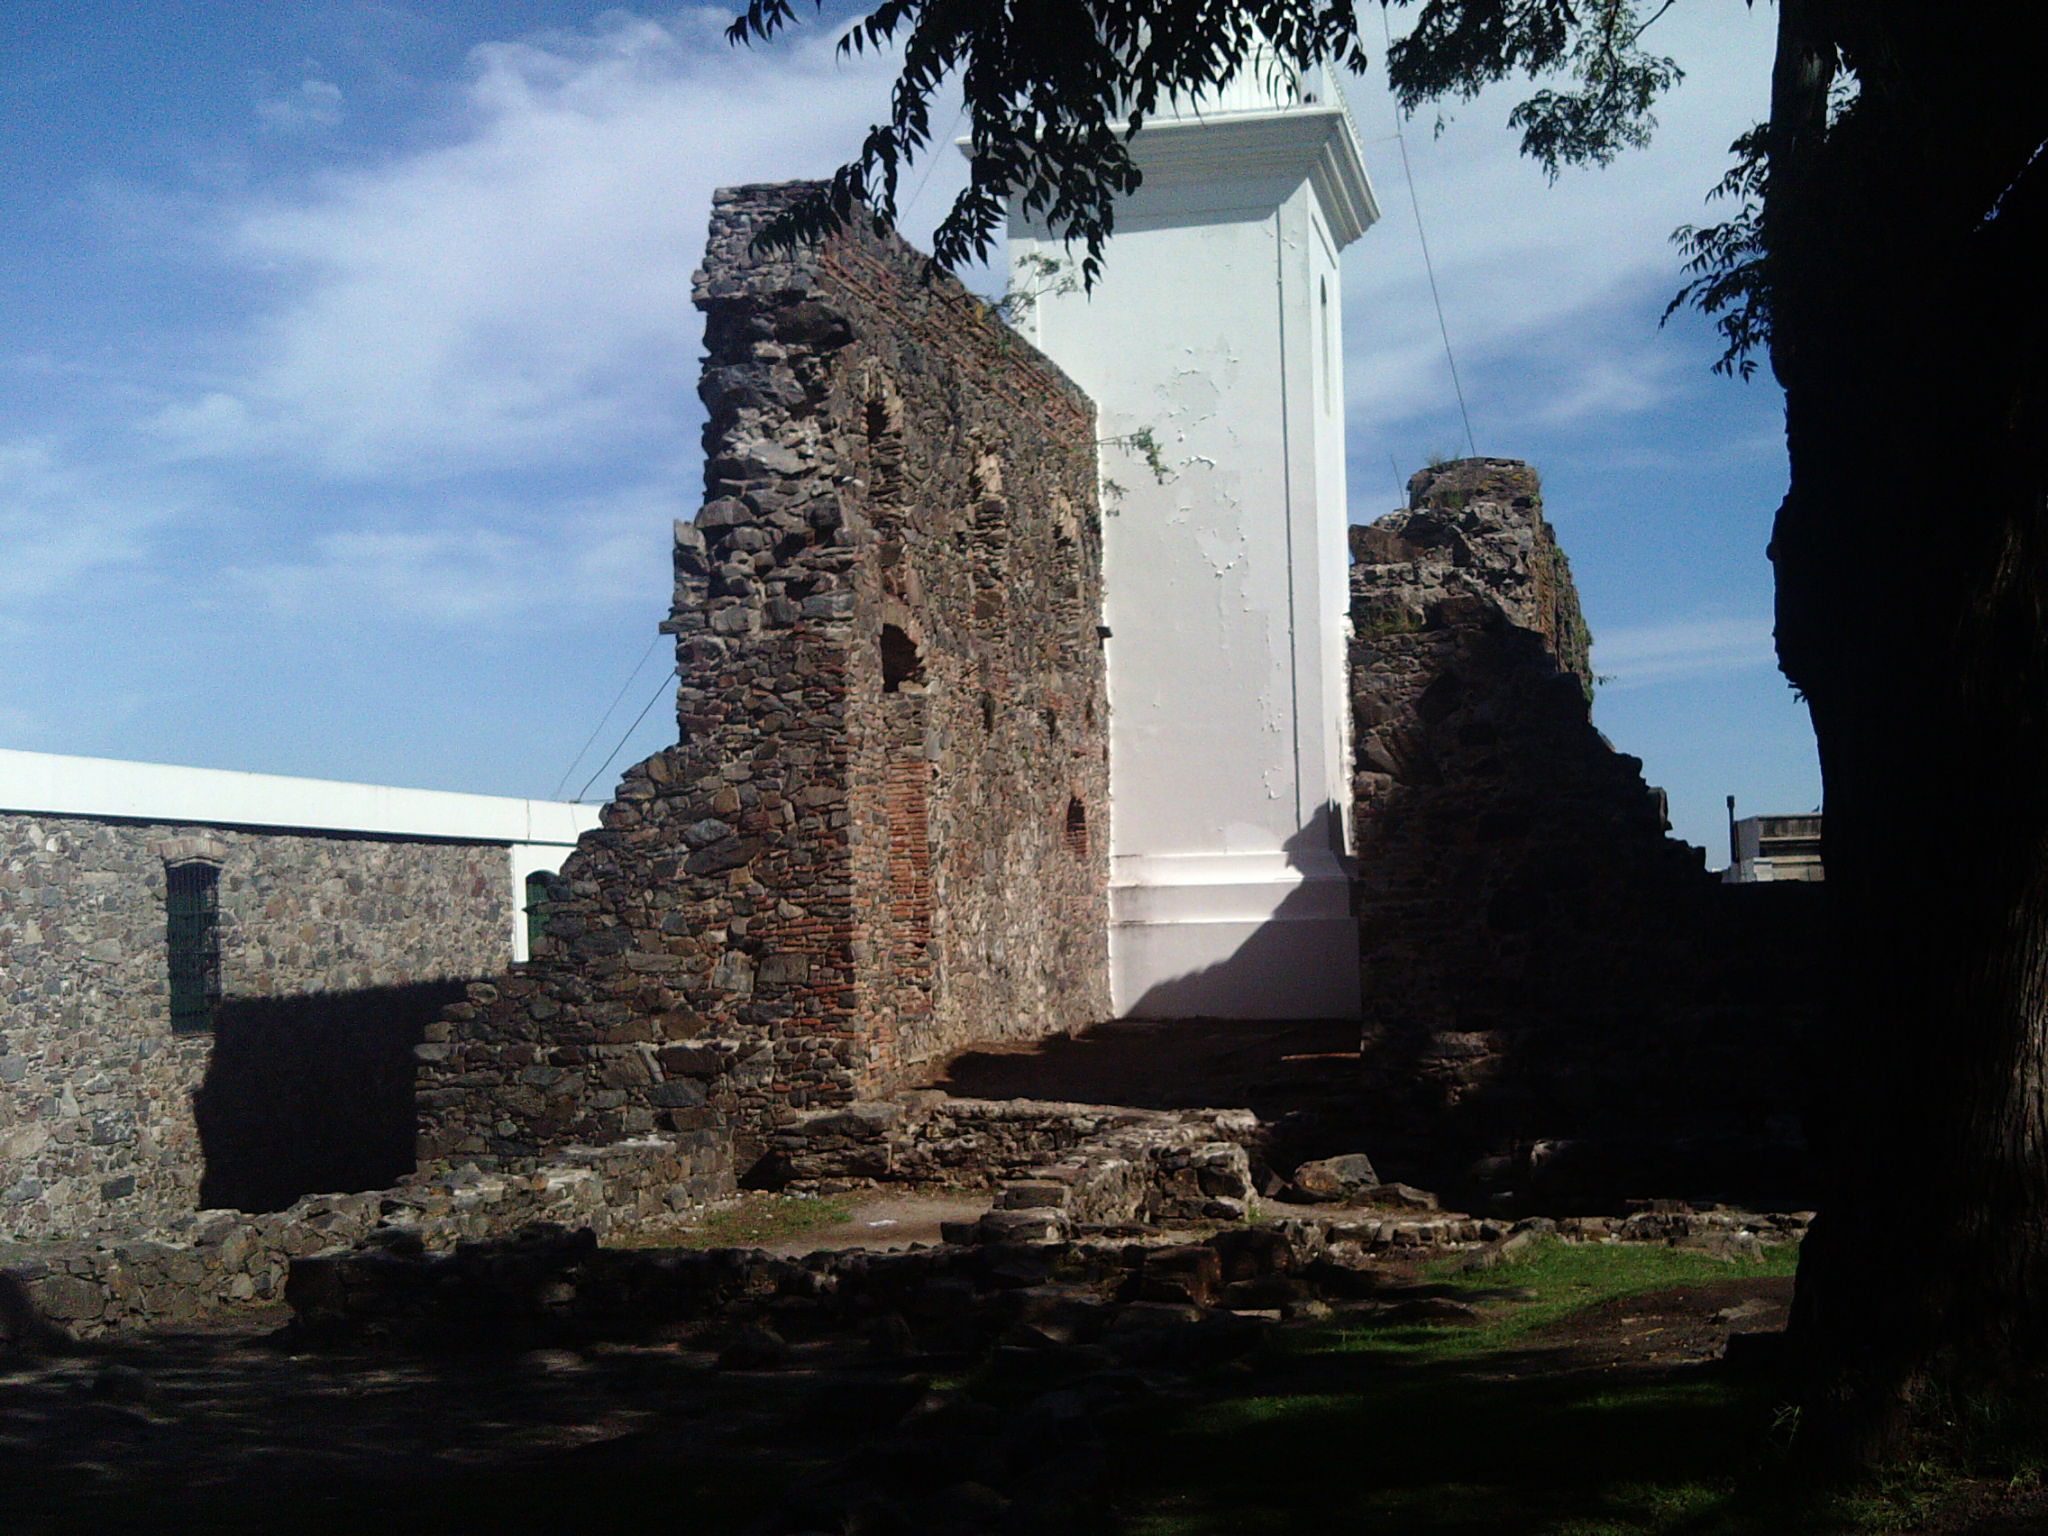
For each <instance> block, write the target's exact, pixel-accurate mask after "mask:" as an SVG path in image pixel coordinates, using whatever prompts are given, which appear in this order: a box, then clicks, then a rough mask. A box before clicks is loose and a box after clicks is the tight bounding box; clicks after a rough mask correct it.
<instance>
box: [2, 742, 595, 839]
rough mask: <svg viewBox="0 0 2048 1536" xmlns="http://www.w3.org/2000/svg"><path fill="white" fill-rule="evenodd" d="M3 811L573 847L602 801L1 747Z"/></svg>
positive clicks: (590, 826)
mask: <svg viewBox="0 0 2048 1536" xmlns="http://www.w3.org/2000/svg"><path fill="white" fill-rule="evenodd" d="M0 811H18V812H26V813H29V814H35V815H45V816H104V817H116V818H120V819H122V820H128V821H151V822H171V823H193V824H198V825H203V826H220V827H268V828H291V829H295V830H300V831H309V832H361V833H372V834H378V833H381V834H384V835H386V836H394V837H428V838H446V839H451V840H457V841H465V842H482V843H536V844H550V845H561V846H565V847H566V846H570V845H573V844H574V843H575V841H576V839H577V838H578V837H579V836H580V835H581V834H582V833H584V832H586V831H588V830H590V829H591V828H592V827H595V826H596V825H597V824H598V807H597V806H594V805H575V804H571V803H568V802H566V801H559V800H519V799H514V798H511V797H510V796H503V795H467V794H458V793H455V792H453V791H449V790H439V789H399V788H394V787H393V786H390V785H386V784H349V783H343V782H340V781H338V780H334V779H299V778H289V777H286V776H284V775H281V774H271V773H239V772H236V771H234V770H231V769H225V768H180V767H174V766H172V765H170V764H167V763H131V762H124V761H122V760H120V759H118V758H107V757H66V756H61V755H59V754H56V753H50V752H14V751H8V750H6V749H4V748H0Z"/></svg>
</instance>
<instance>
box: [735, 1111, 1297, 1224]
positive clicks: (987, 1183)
mask: <svg viewBox="0 0 2048 1536" xmlns="http://www.w3.org/2000/svg"><path fill="white" fill-rule="evenodd" d="M1259 1134H1260V1128H1259V1121H1258V1117H1257V1116H1255V1115H1254V1114H1252V1112H1251V1111H1250V1110H1247V1109H1183V1110H1154V1109H1126V1108H1121V1107H1116V1106H1109V1105H1101V1104H1062V1103H1055V1102H1049V1101H1044V1100H1038V1099H955V1098H950V1097H947V1096H946V1095H944V1094H938V1093H912V1094H905V1095H903V1096H901V1097H899V1098H895V1099H885V1100H876V1101H870V1102H866V1103H860V1104H852V1105H848V1106H847V1107H846V1108H844V1109H840V1110H833V1111H829V1112H827V1113H824V1114H819V1115H813V1116H811V1117H809V1118H808V1119H805V1120H802V1121H799V1122H798V1123H796V1124H795V1125H793V1126H790V1127H788V1128H787V1129H785V1130H783V1131H781V1132H780V1133H778V1134H777V1135H776V1136H775V1137H774V1139H773V1140H772V1142H771V1143H770V1163H769V1170H770V1171H772V1172H773V1174H774V1175H775V1177H776V1182H779V1183H782V1184H784V1185H786V1186H794V1187H800V1188H812V1189H823V1190H831V1189H834V1188H837V1187H841V1186H844V1185H848V1184H852V1183H855V1182H867V1181H876V1182H881V1183H889V1184H945V1185H956V1186H957V1185H965V1186H967V1187H969V1188H976V1189H983V1188H993V1187H997V1186H1005V1185H1007V1186H1010V1187H1009V1188H1006V1189H1005V1190H1004V1192H1003V1194H1002V1196H1001V1197H1000V1198H999V1199H998V1200H997V1202H996V1203H997V1206H998V1208H999V1210H1001V1209H1015V1210H1031V1211H1035V1212H1038V1213H1041V1214H1043V1213H1046V1212H1057V1213H1058V1219H1057V1220H1050V1219H1048V1223H1047V1224H1049V1225H1052V1226H1057V1227H1060V1228H1061V1229H1062V1230H1063V1229H1064V1227H1065V1226H1066V1225H1067V1224H1069V1223H1073V1222H1081V1223H1091V1224H1098V1225H1099V1224H1114V1223H1118V1222H1129V1221H1164V1220H1183V1219H1195V1218H1202V1219H1208V1220H1222V1221H1229V1220H1237V1219H1240V1218H1242V1217H1243V1216H1244V1214H1245V1206H1246V1202H1247V1201H1248V1200H1249V1198H1250V1196H1251V1168H1250V1160H1249V1157H1248V1155H1247V1153H1246V1150H1245V1149H1246V1148H1247V1147H1248V1146H1251V1145H1253V1144H1254V1143H1255V1142H1256V1141H1257V1139H1258V1137H1259ZM1019 1185H1028V1186H1030V1189H1029V1190H1028V1191H1026V1190H1021V1189H1020V1188H1019V1187H1018V1186H1019ZM1019 1224H1020V1226H1021V1225H1023V1223H1022V1219H1021V1218H1019Z"/></svg>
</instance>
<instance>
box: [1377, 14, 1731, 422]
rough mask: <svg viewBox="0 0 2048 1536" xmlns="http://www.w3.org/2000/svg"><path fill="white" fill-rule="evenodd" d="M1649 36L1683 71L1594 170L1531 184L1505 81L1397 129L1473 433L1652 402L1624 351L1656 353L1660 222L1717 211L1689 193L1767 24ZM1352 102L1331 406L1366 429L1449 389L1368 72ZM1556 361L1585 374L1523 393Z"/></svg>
mask: <svg viewBox="0 0 2048 1536" xmlns="http://www.w3.org/2000/svg"><path fill="white" fill-rule="evenodd" d="M1654 40H1655V42H1656V44H1657V45H1658V46H1660V47H1663V48H1668V49H1669V50H1670V51H1671V52H1672V53H1673V55H1674V56H1676V57H1677V58H1678V59H1679V60H1680V62H1681V63H1682V64H1683V65H1684V66H1685V68H1686V70H1687V72H1688V74H1687V78H1686V80H1685V82H1684V83H1683V84H1682V85H1681V86H1680V87H1679V88H1678V89H1677V90H1676V91H1675V92H1674V93H1673V94H1672V95H1671V96H1670V97H1669V98H1667V100H1666V102H1665V103H1664V105H1663V106H1662V107H1661V108H1660V111H1659V116H1660V118H1661V119H1662V122H1661V126H1660V128H1659V131H1658V134H1657V138H1656V141H1655V142H1654V144H1653V145H1652V147H1651V148H1650V149H1649V150H1647V151H1635V152H1629V153H1625V154H1623V155H1622V156H1621V157H1620V158H1618V159H1617V160H1616V161H1615V162H1614V163H1613V164H1612V165H1610V166H1607V167H1604V168H1598V169H1571V170H1567V171H1565V172H1564V173H1563V175H1561V176H1560V177H1559V178H1558V180H1557V182H1556V183H1555V184H1554V185H1546V184H1545V182H1544V178H1543V174H1542V172H1541V170H1540V169H1539V168H1538V167H1536V166H1535V165H1534V164H1533V163H1532V162H1530V161H1528V160H1526V159H1524V158H1523V157H1522V156H1521V155H1520V153H1519V152H1518V148H1517V143H1518V140H1517V136H1516V134H1515V133H1513V132H1512V131H1511V130H1509V129H1508V128H1507V127H1505V126H1504V125H1505V121H1506V118H1507V114H1508V112H1509V110H1510V109H1511V107H1512V106H1513V104H1514V103H1515V101H1516V100H1518V99H1519V98H1520V97H1521V96H1523V95H1526V94H1527V91H1528V87H1527V86H1526V85H1522V84H1520V83H1518V82H1517V83H1510V84H1507V85H1503V86H1499V87H1496V88H1494V89H1492V90H1489V91H1487V92H1485V93H1484V94H1482V95H1481V96H1480V97H1479V98H1478V99H1477V100H1475V101H1473V102H1469V103H1465V104H1462V105H1460V106H1458V107H1457V108H1456V110H1455V114H1454V116H1453V117H1452V119H1451V120H1450V121H1449V123H1448V124H1447V126H1446V127H1445V128H1444V129H1443V130H1442V132H1441V133H1435V134H1433V133H1432V126H1433V119H1432V117H1431V115H1430V113H1429V112H1428V110H1427V109H1425V110H1424V112H1423V113H1422V114H1421V115H1420V116H1419V117H1418V118H1417V119H1416V120H1414V121H1412V122H1410V123H1408V124H1407V125H1406V127H1405V129H1404V130H1403V131H1404V135H1405V139H1406V144H1407V149H1408V161H1409V163H1410V164H1411V165H1412V167H1413V172H1414V180H1415V194H1416V198H1417V199H1418V200H1419V202H1420V204H1421V208H1422V217H1423V221H1424V224H1425V227H1426V229H1427V231H1428V236H1429V245H1430V251H1431V255H1432V256H1433V258H1434V265H1435V269H1436V277H1437V285H1438V288H1439V290H1440V292H1441V295H1442V299H1443V307H1444V314H1445V319H1446V322H1447V324H1448V326H1449V329H1450V333H1451V344H1452V346H1453V348H1454V349H1455V351H1456V353H1457V355H1458V360H1459V367H1460V371H1461V373H1462V374H1463V376H1464V381H1465V385H1466V391H1467V394H1468V397H1470V403H1471V407H1472V413H1473V416H1474V418H1475V424H1476V425H1477V427H1478V429H1479V432H1480V434H1481V436H1487V435H1489V432H1490V430H1491V431H1498V430H1500V429H1505V428H1511V427H1512V426H1513V425H1514V424H1517V423H1521V422H1523V421H1526V420H1529V419H1535V418H1542V417H1544V416H1545V413H1549V416H1550V417H1551V418H1552V419H1549V420H1548V421H1547V422H1546V424H1552V425H1555V424H1558V423H1557V421H1556V420H1555V419H1554V418H1555V413H1557V412H1559V411H1561V410H1568V409H1571V408H1572V407H1571V406H1570V404H1569V403H1568V402H1569V400H1570V398H1571V397H1574V396H1575V397H1577V400H1578V408H1582V409H1585V410H1588V411H1592V410H1597V409H1603V408H1605V409H1616V410H1623V411H1640V410H1646V409H1651V408H1654V406H1655V405H1656V404H1658V403H1659V402H1660V400H1661V399H1662V395H1661V393H1660V392H1659V389H1658V387H1657V378H1656V372H1655V370H1656V368H1657V367H1658V366H1659V365H1658V364H1656V363H1654V362H1653V363H1649V364H1646V363H1645V362H1644V361H1642V359H1644V358H1648V357H1653V356H1654V355H1656V354H1660V353H1662V354H1668V353H1670V352H1672V351H1673V350H1674V349H1673V348H1672V347H1670V346H1669V345H1668V344H1660V343H1659V340H1658V337H1657V333H1656V329H1655V326H1654V320H1655V317H1656V314H1657V311H1658V309H1659V307H1661V304H1662V302H1663V300H1664V299H1665V298H1667V297H1668V296H1669V295H1670V294H1671V293H1672V292H1674V291H1675V290H1676V289H1677V287H1678V284H1679V281H1680V276H1679V262H1680V257H1679V255H1678V252H1677V251H1676V249H1675V248H1674V247H1673V246H1672V245H1671V243H1670V236H1671V232H1672V231H1673V230H1674V229H1675V228H1677V227H1678V226H1679V225H1682V224H1687V223H1702V222H1711V221H1712V220H1713V219H1715V218H1717V217H1722V216H1724V215H1722V214H1719V213H1716V212H1715V207H1714V206H1713V205H1708V204H1707V203H1706V202H1705V200H1704V199H1705V195H1706V193H1707V191H1708V190H1709V189H1710V188H1711V187H1712V186H1713V185H1714V183H1715V182H1716V181H1717V180H1719V178H1720V176H1721V174H1722V172H1723V171H1724V170H1725V169H1726V167H1727V163H1728V153H1727V147H1728V144H1729V143H1730V141H1731V140H1732V139H1733V138H1734V137H1735V135H1736V134H1738V133H1740V132H1741V131H1743V130H1744V129H1745V128H1746V127H1748V126H1749V125H1750V124H1751V123H1752V122H1754V121H1755V120H1756V119H1758V118H1759V117H1761V116H1762V115H1763V113H1764V110H1765V106H1766V98H1767V95H1768V87H1769V79H1770V57H1771V48H1772V23H1771V17H1770V13H1769V11H1768V9H1766V8H1762V7H1758V8H1756V9H1754V10H1751V9H1750V8H1749V7H1746V6H1744V5H1742V4H1741V3H1740V0H1713V3H1710V4H1705V5H1697V6H1690V7H1685V8H1681V9H1680V10H1677V11H1674V12H1672V13H1671V14H1670V15H1669V16H1668V17H1666V18H1665V19H1664V21H1662V22H1660V23H1659V27H1658V32H1657V34H1656V35H1655V39H1654ZM1352 96H1353V109H1354V112H1355V114H1356V116H1357V118H1358V121H1359V125H1360V129H1361V132H1362V133H1363V134H1364V135H1365V136H1366V137H1367V139H1368V140H1370V141H1371V142H1369V143H1368V144H1367V146H1366V161H1367V165H1368V168H1369V170H1370V172H1371V174H1372V177H1373V181H1374V185H1375V187H1376V189H1377V191H1378V194H1379V200H1380V204H1381V207H1382V209H1383V210H1384V213H1383V217H1382V219H1381V221H1380V223H1379V225H1378V226H1377V227H1376V228H1374V229H1373V230H1372V231H1371V232H1370V233H1368V234H1367V235H1366V237H1365V238H1364V239H1363V240H1361V241H1360V242H1359V244H1358V245H1357V246H1356V247H1354V249H1353V250H1352V251H1351V253H1350V254H1349V255H1348V257H1347V259H1346V262H1345V268H1346V279H1345V322H1346V324H1345V329H1346V333H1347V355H1348V357H1349V359H1350V361H1349V366H1348V368H1347V378H1346V383H1347V396H1348V402H1347V403H1348V414H1349V416H1350V419H1351V423H1352V426H1353V428H1354V430H1363V431H1368V432H1370V431H1374V430H1376V429H1381V428H1384V427H1386V426H1387V425H1389V424H1390V423H1395V422H1399V421H1401V420H1403V419H1405V418H1409V417H1412V416H1413V415H1415V414H1417V413H1418V412H1419V411H1422V410H1427V409H1430V408H1433V407H1434V408H1446V407H1451V405H1452V400H1451V386H1450V377H1449V372H1448V368H1447V365H1446V363H1445V360H1444V348H1443V342H1442V340H1441V338H1440V336H1439V334H1438V329H1437V318H1436V311H1435V307H1434V304H1433V302H1432V300H1431V296H1430V291H1429V283H1428V278H1427V274H1426V272H1425V270H1424V265H1423V261H1422V256H1421V252H1420V249H1419V243H1418V239H1417V233H1416V222H1415V215H1414V213H1413V211H1412V207H1411V202H1410V193H1409V186H1408V181H1407V176H1406V173H1405V172H1404V169H1403V162H1402V158H1401V153H1400V146H1399V145H1397V144H1396V143H1394V142H1393V140H1392V137H1391V134H1392V132H1393V129H1394V126H1395V119H1394V115H1393V108H1392V106H1391V102H1390V99H1389V98H1388V96H1387V95H1386V93H1385V90H1384V87H1383V86H1381V85H1379V84H1378V83H1377V82H1376V81H1375V82H1373V83H1370V84H1368V83H1366V82H1360V83H1359V84H1358V85H1357V86H1356V87H1355V89H1354V90H1353V92H1352ZM1622 316H1625V317H1626V318H1625V320H1621V323H1616V322H1617V320H1618V318H1619V317H1622ZM1566 358H1568V359H1571V360H1572V362H1573V364H1574V365H1575V366H1577V367H1579V368H1581V369H1582V370H1584V371H1585V373H1586V375H1587V382H1586V383H1584V384H1582V385H1580V386H1578V387H1576V388H1573V387H1568V388H1567V391H1566V398H1565V399H1561V400H1560V399H1553V400H1549V401H1542V400H1532V399H1530V398H1528V396H1529V395H1530V393H1531V391H1529V390H1528V388H1527V382H1528V380H1527V373H1528V370H1529V368H1530V367H1532V366H1535V367H1539V368H1541V367H1544V366H1546V365H1547V364H1549V363H1550V362H1552V361H1553V360H1555V359H1566ZM1489 376H1491V381H1490V380H1489ZM1481 446H1482V447H1484V446H1485V445H1484V444H1482V445H1481Z"/></svg>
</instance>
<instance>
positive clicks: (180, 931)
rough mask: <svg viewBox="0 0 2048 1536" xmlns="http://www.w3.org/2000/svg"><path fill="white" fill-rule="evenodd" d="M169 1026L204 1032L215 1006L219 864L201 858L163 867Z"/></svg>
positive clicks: (210, 1025) (217, 992)
mask: <svg viewBox="0 0 2048 1536" xmlns="http://www.w3.org/2000/svg"><path fill="white" fill-rule="evenodd" d="M164 895H165V901H164V916H165V934H166V938H167V939H168V941H169V946H168V947H169V952H170V966H171V1029H172V1031H173V1032H174V1033H176V1034H181V1035H191V1034H203V1033H205V1032H206V1031H207V1030H210V1029H212V1028H213V1013H214V1009H216V1008H217V1007H219V1006H220V869H219V868H218V866H216V865H213V864H208V863H205V862H204V861H201V860H197V859H195V860H193V861H191V862H190V863H185V864H172V865H170V866H168V867H167V868H166V869H165V870H164Z"/></svg>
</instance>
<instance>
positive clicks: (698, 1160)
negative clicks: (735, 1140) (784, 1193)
mask: <svg viewBox="0 0 2048 1536" xmlns="http://www.w3.org/2000/svg"><path fill="white" fill-rule="evenodd" d="M733 1189H734V1181H733V1173H732V1162H731V1156H730V1151H729V1148H728V1146H727V1143H726V1141H725V1139H724V1138H723V1137H721V1136H718V1135H716V1134H715V1133H712V1132H709V1131H703V1132H696V1133H692V1134H688V1135H680V1136H675V1137H669V1138H650V1139H647V1140H642V1141H629V1142H622V1143H619V1144H617V1145H614V1146H609V1147H572V1148H567V1149H565V1150H564V1151H563V1152H561V1153H560V1154H558V1155H557V1156H555V1157H554V1158H551V1159H550V1160H548V1161H547V1162H546V1163H540V1164H535V1165H533V1166H531V1167H528V1168H526V1169H524V1170H518V1171H505V1170H498V1171H493V1172H483V1171H480V1170H478V1169H476V1168H473V1167H465V1168H460V1169H455V1170H452V1171H441V1172H437V1173H431V1174H422V1175H418V1176H416V1177H414V1178H412V1179H408V1180H406V1181H405V1182H404V1183H402V1184H399V1185H396V1186H394V1187H393V1188H390V1189H382V1190H371V1191H368V1192H366V1193H363V1194H351V1195H315V1196H312V1197H309V1198H307V1199H305V1200H301V1201H300V1202H298V1204H296V1205H294V1206H292V1207H291V1208H290V1209H288V1210H283V1211H276V1212H272V1213H269V1214H267V1215H261V1216H247V1215H243V1214H242V1213H240V1212H237V1211H202V1212H199V1213H197V1214H196V1215H192V1216H189V1217H186V1218H184V1219H182V1220H181V1221H178V1222H174V1223H173V1224H171V1225H170V1227H169V1228H167V1229H166V1230H165V1231H164V1232H163V1234H162V1235H160V1236H158V1237H154V1238H148V1239H134V1240H107V1241H101V1242H74V1243H10V1244H0V1291H5V1292H8V1293H11V1294H6V1295H0V1335H6V1336H11V1337H15V1338H17V1339H23V1340H24V1341H27V1340H26V1339H25V1338H24V1336H25V1335H27V1334H32V1333H36V1332H38V1331H40V1325H44V1324H47V1325H50V1326H53V1327H55V1328H57V1329H61V1330H63V1332H64V1333H67V1334H69V1335H71V1336H73V1337H91V1336H94V1335H99V1334H107V1333H116V1332H125V1331H128V1330H133V1329H141V1328H177V1327H187V1326H191V1325H193V1324H196V1323H204V1322H218V1321H224V1320H232V1319H233V1318H235V1317H236V1316H238V1315H244V1316H246V1315H253V1314H256V1313H258V1312H260V1311H261V1310H262V1309H263V1308H266V1307H274V1306H276V1305H277V1304H279V1303H281V1302H282V1301H283V1300H284V1299H285V1277H286V1272H287V1269H288V1267H289V1266H290V1265H291V1264H292V1263H293V1262H294V1261H296V1260H298V1259H302V1258H305V1257H308V1256H310V1255H314V1254H318V1253H323V1252H326V1251H329V1250H336V1249H350V1248H354V1247H356V1246H357V1245H359V1244H363V1243H370V1244H374V1245H379V1246H381V1247H383V1248H385V1249H387V1250H389V1251H394V1252H410V1253H425V1252H427V1251H428V1250H430V1249H445V1248H449V1247H453V1246H455V1245H458V1244H461V1243H465V1242H476V1241H480V1240H485V1239H491V1238H502V1237H504V1236H506V1235H507V1234H509V1233H512V1232H516V1231H517V1230H519V1229H520V1228H521V1227H524V1226H527V1225H529V1224H531V1223H533V1222H554V1223H559V1224H561V1225H563V1226H574V1227H579V1228H583V1229H587V1230H589V1231H590V1232H591V1233H592V1234H593V1237H594V1238H595V1237H596V1236H607V1237H608V1236H613V1235H616V1234H620V1233H624V1232H627V1231H631V1232H634V1233H641V1232H650V1231H651V1232H660V1231H661V1230H663V1229H664V1228H665V1227H666V1228H674V1227H680V1226H681V1225H682V1224H683V1223H684V1222H685V1221H687V1220H688V1219H689V1218H691V1217H693V1216H695V1215H696V1214H698V1213H699V1212H700V1211H701V1210H702V1208H703V1207H704V1205H705V1204H707V1203H708V1202H710V1201H712V1200H715V1199H718V1198H721V1197H722V1196H725V1195H729V1194H731V1193H732V1192H733ZM24 1304H25V1305H24Z"/></svg>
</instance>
